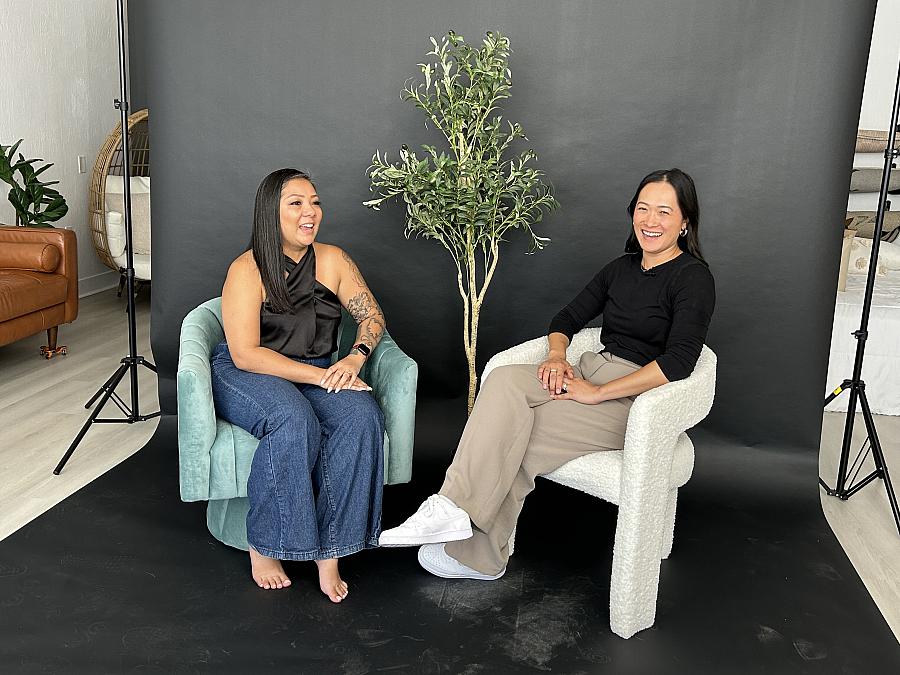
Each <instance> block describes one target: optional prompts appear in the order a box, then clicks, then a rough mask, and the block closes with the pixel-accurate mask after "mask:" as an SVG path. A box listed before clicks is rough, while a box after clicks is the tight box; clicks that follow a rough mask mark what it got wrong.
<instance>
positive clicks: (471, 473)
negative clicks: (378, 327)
mask: <svg viewBox="0 0 900 675" xmlns="http://www.w3.org/2000/svg"><path fill="white" fill-rule="evenodd" d="M628 213H629V214H630V215H631V217H632V231H631V234H630V236H629V238H628V241H627V243H626V245H625V255H623V256H621V257H619V258H616V259H615V260H613V261H612V262H610V263H609V264H607V265H606V266H605V267H604V268H603V269H602V270H600V272H599V273H598V274H597V275H596V276H595V277H594V278H593V279H591V281H590V282H589V283H588V285H587V286H586V287H585V288H584V290H583V291H581V292H580V293H579V294H578V295H577V296H576V297H575V298H574V299H573V300H572V301H571V302H570V303H569V304H568V305H566V306H565V307H564V308H563V309H562V310H561V311H560V312H559V313H558V314H557V315H556V316H555V317H554V318H553V320H552V321H551V322H550V328H549V331H548V333H549V334H548V336H547V340H548V343H549V344H548V346H549V350H548V356H547V358H546V359H545V360H544V362H543V363H541V364H540V365H539V366H538V368H537V372H535V368H534V366H530V365H514V366H504V367H501V368H497V369H496V370H495V371H493V372H492V373H491V376H490V377H489V378H488V379H486V380H485V381H484V383H483V386H482V390H481V392H480V394H479V395H478V399H477V400H476V402H475V408H474V409H473V411H472V415H471V417H470V418H469V421H468V423H467V424H466V428H465V430H464V431H463V435H462V439H461V440H460V443H459V447H458V449H457V452H456V455H455V457H454V459H453V463H452V464H451V465H450V468H449V469H448V470H447V475H446V477H445V480H444V484H443V486H442V487H441V490H440V492H439V493H438V494H436V495H432V496H431V497H429V498H428V499H427V500H426V501H425V503H424V504H423V505H422V506H421V507H420V508H419V510H418V511H417V512H416V513H415V514H414V515H412V516H411V517H410V518H408V519H407V520H406V522H404V523H403V524H402V525H400V526H399V527H396V528H393V529H391V530H386V531H385V532H383V533H382V535H381V539H380V544H381V545H382V546H412V545H420V544H421V545H422V547H421V548H420V549H419V562H420V563H421V564H422V566H423V567H424V568H425V569H426V570H428V571H429V572H432V573H433V574H436V575H438V576H442V577H454V578H456V577H459V578H471V579H496V578H498V577H500V576H502V575H503V573H504V572H505V571H506V560H507V558H508V557H509V551H508V549H507V542H508V540H509V536H510V534H511V533H512V531H513V528H514V527H515V524H516V519H517V518H518V515H519V512H520V511H521V508H522V503H523V502H524V500H525V496H526V495H527V494H528V493H529V492H530V491H531V490H532V489H534V479H535V477H536V476H538V475H541V474H546V473H549V472H551V471H553V470H555V469H557V468H559V467H560V466H562V465H563V464H565V463H566V462H568V461H570V460H572V459H574V458H576V457H579V456H581V455H584V454H587V453H590V452H598V451H602V450H611V449H612V450H620V449H622V448H623V447H624V443H625V426H626V423H627V421H628V412H629V410H630V408H631V404H632V403H633V402H634V399H635V397H636V396H638V395H639V394H641V393H643V392H645V391H648V390H650V389H653V388H654V387H658V386H660V385H662V384H665V383H667V382H671V381H674V380H680V379H683V378H685V377H687V376H688V375H690V374H691V372H692V371H693V369H694V366H695V365H696V363H697V359H698V357H699V356H700V350H701V349H702V348H703V343H704V340H705V339H706V331H707V327H708V326H709V322H710V318H711V316H712V313H713V308H714V306H715V284H714V282H713V277H712V274H711V273H710V271H709V268H708V266H707V264H706V262H705V261H704V260H703V257H702V256H701V253H700V242H699V237H698V227H699V218H700V210H699V206H698V202H697V194H696V190H695V187H694V182H693V180H692V179H691V177H690V176H688V175H687V174H686V173H684V172H683V171H681V170H679V169H670V170H667V171H654V172H653V173H651V174H649V175H648V176H646V177H645V178H644V179H643V180H642V181H641V183H640V185H639V186H638V188H637V190H636V191H635V194H634V197H633V198H632V200H631V203H630V204H629V206H628ZM600 314H602V315H603V328H602V330H601V341H602V342H603V351H602V352H600V353H599V354H597V353H594V352H587V353H585V354H584V355H583V356H582V357H581V359H580V361H579V363H578V364H577V365H572V364H570V363H569V362H568V361H567V360H566V348H567V347H568V345H569V342H570V341H571V339H572V336H573V335H574V334H575V333H576V332H578V331H579V330H581V329H582V328H584V326H585V325H586V324H587V323H588V322H589V321H591V320H592V319H594V318H595V317H596V316H598V315H600ZM535 375H536V376H535ZM473 525H474V527H473ZM447 542H449V543H447Z"/></svg>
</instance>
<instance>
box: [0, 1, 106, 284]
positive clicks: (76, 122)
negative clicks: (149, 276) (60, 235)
mask: <svg viewBox="0 0 900 675" xmlns="http://www.w3.org/2000/svg"><path fill="white" fill-rule="evenodd" d="M0 4H2V8H0V36H2V45H3V46H2V48H0V143H2V144H3V145H10V144H11V143H15V142H16V141H17V140H18V139H20V138H23V139H24V141H23V142H22V145H21V146H20V147H19V151H20V152H22V153H23V154H24V155H25V156H26V157H29V158H30V157H40V158H42V159H45V160H46V161H48V162H52V163H53V164H54V166H53V168H52V169H50V170H49V171H47V173H45V174H43V177H44V179H45V180H48V179H49V180H58V181H59V185H57V186H56V187H57V189H58V190H59V191H60V192H61V193H62V195H63V196H64V197H65V198H66V202H67V203H68V205H69V212H68V214H66V216H65V217H64V218H63V219H62V220H60V221H58V222H57V223H56V226H57V227H67V228H69V229H72V230H74V231H75V233H76V236H77V238H78V276H79V278H80V281H79V291H80V293H81V295H85V294H89V293H92V292H95V291H97V290H100V289H102V288H107V287H109V286H111V285H114V284H115V283H116V282H117V280H118V275H117V274H116V273H115V272H112V271H111V270H110V269H109V268H107V267H106V266H105V265H104V264H103V263H101V262H100V259H99V258H98V257H97V254H96V253H95V252H94V247H93V244H92V243H91V234H90V228H89V226H88V216H87V205H88V181H89V179H90V173H91V169H92V167H93V164H94V160H95V159H96V156H97V151H98V150H99V149H100V146H101V144H102V143H103V141H104V140H105V138H106V136H107V134H109V132H110V131H111V130H112V129H113V127H114V126H115V125H116V122H118V120H119V112H118V111H117V110H115V108H113V99H115V98H118V93H119V74H118V73H119V70H118V56H117V54H118V52H117V47H116V3H115V0H0ZM78 155H84V156H85V173H82V174H79V173H78V161H77V157H78ZM6 187H7V186H6V184H5V183H0V191H2V196H0V223H4V224H7V225H14V224H15V211H14V210H13V208H12V206H11V205H10V203H9V201H8V200H7V199H6V192H7V190H6V189H5V188H6Z"/></svg>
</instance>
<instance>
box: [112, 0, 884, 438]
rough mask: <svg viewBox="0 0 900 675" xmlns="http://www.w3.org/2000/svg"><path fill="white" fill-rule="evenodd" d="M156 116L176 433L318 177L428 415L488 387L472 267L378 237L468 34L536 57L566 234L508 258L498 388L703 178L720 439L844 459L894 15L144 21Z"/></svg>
mask: <svg viewBox="0 0 900 675" xmlns="http://www.w3.org/2000/svg"><path fill="white" fill-rule="evenodd" d="M129 5H130V8H129V12H130V31H131V39H132V44H131V50H132V86H133V96H132V103H133V104H134V106H133V107H137V106H139V105H143V104H147V103H149V105H150V108H151V127H152V138H153V185H154V189H153V224H154V228H153V247H154V250H153V300H152V344H153V352H154V356H155V358H156V362H157V364H158V365H159V375H160V377H159V379H160V394H161V401H162V405H163V408H164V410H165V411H167V412H174V410H175V388H174V376H175V369H176V361H177V355H178V332H179V328H180V323H181V320H182V318H183V317H184V315H185V314H186V313H187V311H189V310H190V309H191V308H192V307H194V306H195V305H197V304H199V303H200V302H202V301H204V300H206V299H208V298H210V297H212V296H215V295H219V294H220V291H221V284H222V281H223V278H224V273H225V271H226V269H227V267H228V264H229V262H230V261H231V260H232V259H233V258H234V257H235V256H236V255H238V254H239V253H240V252H241V251H242V250H243V248H244V246H245V245H246V243H247V241H248V239H249V232H250V223H251V213H252V200H253V194H254V192H255V189H256V186H257V184H258V182H259V180H260V179H261V178H262V177H263V176H264V175H265V174H266V173H268V172H269V171H270V170H272V169H275V168H279V167H282V166H297V167H300V168H307V169H309V170H311V171H312V173H313V174H314V177H315V179H316V180H317V186H318V188H319V192H320V194H321V195H322V196H323V201H324V207H325V219H324V221H323V225H322V228H321V232H320V239H321V240H322V241H327V242H332V243H336V244H339V245H341V246H343V247H345V248H346V249H347V250H349V251H350V252H351V254H352V255H353V256H354V258H355V259H356V260H357V262H358V263H359V266H360V268H361V269H362V271H363V273H364V274H365V276H366V278H367V280H368V281H369V284H370V285H371V286H372V288H373V290H374V291H375V293H376V295H377V297H378V299H379V300H380V301H381V303H382V305H383V307H384V309H385V313H386V315H387V318H388V324H389V330H390V331H391V333H392V334H393V335H394V337H395V338H396V339H397V341H398V342H399V343H400V344H401V345H402V347H403V348H404V349H405V350H406V351H407V352H408V353H409V354H410V355H411V356H413V358H415V359H416V361H418V363H419V366H420V373H421V377H420V382H421V385H420V395H436V396H445V395H446V396H454V395H459V394H462V393H463V391H464V388H465V384H466V375H465V360H464V357H463V353H462V347H461V334H460V333H461V311H460V303H459V300H458V296H457V293H456V290H455V283H454V279H453V275H452V264H451V262H450V259H449V257H448V256H447V254H446V253H445V252H444V251H443V249H441V248H440V247H439V246H438V245H436V244H435V243H434V242H425V241H407V240H405V239H404V238H403V235H402V231H403V223H402V211H401V209H400V208H399V207H393V208H388V209H386V210H385V211H383V212H381V213H373V212H371V211H368V210H367V209H365V208H364V207H362V205H361V202H362V201H363V200H365V199H367V198H368V197H369V193H368V182H367V179H366V176H365V169H366V167H367V165H368V162H369V159H370V158H371V156H372V154H373V153H374V152H375V150H382V151H385V150H386V151H388V152H389V153H390V154H391V156H392V157H395V156H396V152H397V149H398V147H399V146H400V145H401V144H402V143H408V144H409V145H410V146H417V145H418V144H420V143H422V142H436V141H437V140H438V138H437V136H436V135H435V134H434V133H433V132H431V131H428V130H426V129H424V128H423V124H422V116H421V113H420V112H419V111H417V110H415V109H414V108H413V107H412V106H411V105H410V104H408V103H403V102H401V101H400V98H399V92H400V90H401V88H402V86H403V83H404V81H405V80H406V79H407V78H408V77H411V76H413V75H415V74H416V73H417V67H416V64H417V63H419V62H420V61H422V60H423V56H424V53H425V52H426V51H427V50H428V48H429V43H428V37H429V36H430V35H435V36H438V35H440V34H442V33H444V32H445V31H447V30H448V29H453V30H455V31H457V32H458V33H461V34H462V35H464V36H465V37H466V38H468V39H469V40H470V41H471V40H478V39H479V38H480V36H481V34H482V33H483V32H484V31H485V30H490V29H493V30H500V31H502V32H504V33H506V34H507V35H509V37H510V38H511V40H512V47H513V50H514V53H513V56H512V59H511V69H512V74H513V98H512V99H511V100H510V101H508V104H507V106H506V109H505V113H506V116H507V117H508V118H509V119H512V120H518V121H520V122H521V123H522V124H523V125H524V127H525V130H526V133H527V134H528V136H529V138H530V139H531V141H530V144H531V146H532V147H534V148H535V149H536V150H537V152H538V154H539V162H538V164H539V166H540V167H542V168H543V169H545V170H546V172H547V174H548V176H549V178H550V180H551V181H552V182H553V184H554V186H555V189H556V194H557V197H558V199H559V201H560V203H561V205H562V206H561V208H560V209H559V210H558V211H556V212H555V213H554V214H552V215H551V216H550V217H549V218H547V219H545V221H544V223H543V225H542V226H541V228H540V232H541V234H545V235H548V236H550V237H552V239H553V243H552V245H551V246H550V247H549V248H548V249H546V250H545V251H544V252H542V253H539V254H537V255H535V256H533V257H526V256H525V255H524V252H525V245H524V242H523V241H522V239H519V238H516V237H513V238H512V241H511V242H510V243H509V244H508V245H507V246H506V247H505V249H504V250H503V257H502V260H501V264H500V268H499V270H498V274H497V276H496V277H495V281H494V283H493V285H492V286H491V289H490V291H489V295H488V300H487V303H486V307H485V311H484V313H483V317H482V323H481V333H480V342H479V367H480V366H481V365H483V363H484V362H485V361H486V359H487V358H488V357H489V356H490V355H491V354H493V353H494V352H496V351H498V350H501V349H504V348H506V347H508V346H510V345H512V344H515V343H518V342H520V341H522V340H525V339H528V338H531V337H534V336H537V335H540V334H542V333H544V332H545V331H546V326H547V323H548V321H549V319H550V318H551V316H552V315H553V314H554V313H555V312H556V311H557V309H558V308H559V307H560V306H562V305H563V304H564V303H565V302H567V301H568V300H569V299H570V297H571V296H572V295H573V294H574V293H576V292H577V291H578V290H579V289H580V288H581V287H582V286H583V285H584V283H586V282H587V280H588V279H589V278H590V277H591V276H592V275H593V274H594V273H595V272H596V271H597V270H598V269H599V268H600V267H601V266H602V265H603V264H604V263H605V262H606V261H607V260H609V259H610V258H612V257H614V256H616V255H618V254H619V253H620V251H621V247H622V244H623V242H624V239H625V236H626V234H627V232H628V227H629V221H628V218H627V216H626V214H625V206H626V204H627V202H628V200H629V198H630V197H631V194H632V191H633V190H634V187H635V185H636V184H637V182H638V181H639V180H640V178H641V177H642V176H643V175H644V174H646V173H647V172H649V171H651V170H653V169H657V168H668V167H671V166H678V167H680V168H683V169H685V170H686V171H688V172H689V173H691V174H692V175H693V176H694V178H695V180H696V183H697V186H698V190H699V195H700V199H701V233H702V240H703V245H704V248H705V252H706V255H707V258H708V260H709V261H710V263H711V267H712V270H713V272H714V274H715V276H716V280H717V286H718V308H717V311H716V315H715V317H714V324H713V326H712V329H711V332H710V335H709V339H708V343H709V344H710V345H711V346H712V348H713V349H714V350H715V351H716V352H717V353H718V355H719V375H718V377H719V384H718V392H717V402H716V405H715V407H714V409H713V413H712V415H711V416H710V418H709V420H708V421H707V424H708V425H710V426H711V427H712V428H714V429H715V430H717V431H720V432H723V433H726V434H728V435H732V436H735V437H737V438H738V439H740V440H741V441H742V442H743V443H746V444H750V445H753V444H756V443H763V442H767V441H776V440H777V441H778V442H779V443H780V444H787V445H796V446H803V447H813V446H817V445H818V434H819V427H820V423H821V400H822V396H823V391H824V387H825V382H824V377H825V368H826V362H827V355H828V343H829V336H830V325H831V317H832V311H833V305H834V295H835V282H836V273H837V261H838V257H839V256H838V251H839V246H840V240H841V235H840V230H841V223H842V214H843V212H844V209H845V206H846V198H847V186H848V175H849V169H850V166H851V163H852V154H853V144H854V134H855V127H856V123H857V116H858V111H859V107H860V100H861V95H862V84H863V79H864V74H865V64H866V56H867V50H868V44H869V39H870V36H871V30H872V23H873V17H874V5H875V3H874V1H866V2H862V1H860V2H854V3H846V2H843V1H842V0H806V1H795V2H790V3H782V2H758V3H745V2H726V3H723V2H721V1H720V0H682V1H680V2H673V3H659V2H654V1H652V0H639V1H629V2H624V1H623V2H591V1H582V2H576V1H567V2H540V1H538V0H527V1H512V0H503V1H499V0H498V1H485V0H479V1H477V2H476V1H461V0H460V1H457V2H453V3H446V2H438V1H434V0H427V1H421V0H416V1H412V0H409V1H403V2H400V1H396V2H377V3H373V2H368V3H367V2H361V1H360V2H354V1H352V0H333V1H332V2H330V3H327V4H326V3H320V2H301V1H288V0H281V1H273V0H269V1H266V2H257V3H248V2H245V1H244V0H202V1H201V0H191V1H190V2H188V1H186V0H185V1H182V2H174V1H171V2H164V3H161V2H147V1H146V0H131V2H130V3H129Z"/></svg>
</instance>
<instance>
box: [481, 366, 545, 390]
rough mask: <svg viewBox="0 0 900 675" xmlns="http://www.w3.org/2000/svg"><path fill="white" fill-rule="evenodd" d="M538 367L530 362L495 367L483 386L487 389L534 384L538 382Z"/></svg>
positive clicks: (512, 387) (520, 387)
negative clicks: (529, 363)
mask: <svg viewBox="0 0 900 675" xmlns="http://www.w3.org/2000/svg"><path fill="white" fill-rule="evenodd" d="M536 373H537V367H536V366H531V365H528V364H522V363H516V364H511V365H508V366H499V367H497V368H494V370H492V371H491V372H490V374H489V376H488V378H487V379H486V380H484V382H483V383H482V388H483V389H484V390H487V389H504V390H509V389H521V390H524V389H525V388H526V387H529V386H534V385H535V384H536V383H537V375H536Z"/></svg>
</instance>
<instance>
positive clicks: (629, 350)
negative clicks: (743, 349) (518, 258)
mask: <svg viewBox="0 0 900 675" xmlns="http://www.w3.org/2000/svg"><path fill="white" fill-rule="evenodd" d="M715 304H716V288H715V282H714V281H713V277H712V274H711V273H710V271H709V268H708V267H707V266H706V265H705V264H703V263H702V262H700V261H699V260H697V259H696V258H695V257H693V256H692V255H690V254H689V253H687V252H682V253H681V255H679V256H678V257H677V258H673V259H672V260H669V261H668V262H665V263H663V264H662V265H657V266H656V267H653V268H652V269H650V270H649V271H647V272H644V271H642V270H641V255H640V254H627V255H623V256H622V257H620V258H616V259H615V260H613V261H612V262H611V263H609V264H608V265H607V266H606V267H604V268H603V269H602V270H600V273H599V274H597V276H595V277H594V278H593V279H591V281H590V283H588V285H587V286H585V288H584V290H583V291H581V293H579V294H578V295H577V296H575V298H574V299H573V300H572V302H570V303H569V304H568V305H566V306H565V307H564V308H563V309H562V310H560V312H559V313H558V314H557V315H556V316H555V317H554V318H553V321H551V322H550V330H549V332H551V333H563V334H565V335H566V336H567V337H568V338H569V339H570V340H571V339H572V336H573V335H574V334H575V333H577V332H578V331H579V330H581V329H582V328H584V327H585V325H587V323H588V322H589V321H591V320H592V319H594V318H595V317H597V316H598V315H599V314H600V313H602V314H603V327H602V330H601V331H600V339H601V341H602V342H603V348H604V350H605V351H608V352H610V353H611V354H613V355H615V356H618V357H620V358H623V359H627V360H628V361H632V362H633V363H636V364H638V365H639V366H645V365H647V364H648V363H650V362H651V361H654V360H655V361H656V363H657V365H658V366H659V367H660V369H661V370H662V372H663V374H664V375H665V376H666V378H667V379H668V380H669V381H670V382H671V381H674V380H681V379H684V378H685V377H687V376H688V375H690V374H691V372H693V370H694V366H695V365H697V359H698V358H699V357H700V350H701V349H702V348H703V343H704V341H705V340H706V331H707V328H708V327H709V321H710V318H711V317H712V313H713V309H714V308H715Z"/></svg>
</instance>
